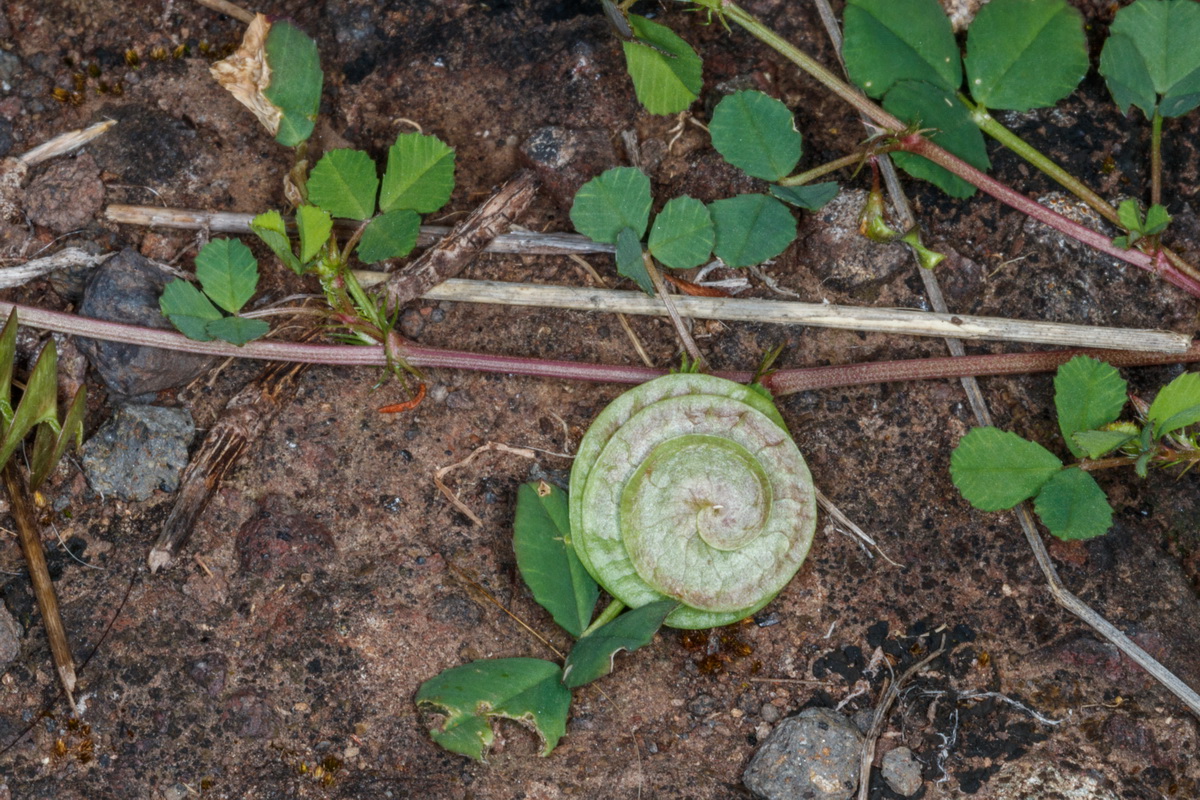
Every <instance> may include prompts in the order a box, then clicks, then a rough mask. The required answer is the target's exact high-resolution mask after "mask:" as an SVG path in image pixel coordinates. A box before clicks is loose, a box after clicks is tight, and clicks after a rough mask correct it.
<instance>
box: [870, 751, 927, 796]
mask: <svg viewBox="0 0 1200 800" xmlns="http://www.w3.org/2000/svg"><path fill="white" fill-rule="evenodd" d="M879 774H880V775H882V776H883V779H884V780H885V781H887V785H888V786H890V787H891V788H892V791H893V792H895V793H896V794H902V795H904V796H905V797H912V796H913V795H914V794H916V793H917V792H918V791H919V790H920V788H921V786H922V784H924V782H925V781H924V780H923V779H922V778H921V762H920V761H917V757H916V756H915V755H913V751H912V750H909V749H908V748H907V747H897V748H896V749H894V750H888V751H887V752H886V753H884V754H883V764H882V765H881V766H880V769H879Z"/></svg>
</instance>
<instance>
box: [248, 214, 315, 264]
mask: <svg viewBox="0 0 1200 800" xmlns="http://www.w3.org/2000/svg"><path fill="white" fill-rule="evenodd" d="M250 230H252V231H254V234H255V235H256V236H258V238H259V239H262V241H263V242H264V243H265V244H266V245H267V247H269V248H271V252H272V253H274V254H275V255H276V256H278V257H279V260H280V261H282V262H283V263H284V265H286V266H287V268H288V269H290V270H291V271H292V272H294V273H296V274H297V275H300V274H301V273H303V272H304V265H303V264H301V263H300V259H298V258H296V256H295V254H294V253H292V242H291V240H290V239H288V235H287V225H286V224H284V221H283V217H282V216H280V214H279V212H278V211H264V212H263V213H261V214H259V215H258V216H257V217H255V218H254V219H252V220H250ZM305 260H307V259H305Z"/></svg>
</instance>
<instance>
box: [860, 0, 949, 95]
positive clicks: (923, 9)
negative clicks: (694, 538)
mask: <svg viewBox="0 0 1200 800" xmlns="http://www.w3.org/2000/svg"><path fill="white" fill-rule="evenodd" d="M844 26H845V42H844V44H843V45H842V55H843V57H844V58H845V60H846V71H847V72H848V73H849V74H850V79H851V80H853V81H854V82H855V83H856V84H858V86H859V88H861V89H862V90H863V91H864V92H866V93H867V94H869V95H870V96H871V97H882V96H883V95H884V94H885V93H887V91H888V90H889V89H891V88H892V86H893V85H894V84H895V83H896V82H897V81H923V82H925V83H928V84H931V85H933V86H937V87H939V88H941V89H943V90H945V91H948V92H951V93H953V92H956V91H958V88H959V86H960V85H961V84H962V58H961V57H960V56H959V53H958V44H957V43H956V42H955V41H954V31H953V30H952V29H951V27H950V20H949V19H947V17H946V12H944V11H943V10H942V7H941V5H940V4H938V2H937V0H850V2H848V3H847V4H846V12H845V15H844Z"/></svg>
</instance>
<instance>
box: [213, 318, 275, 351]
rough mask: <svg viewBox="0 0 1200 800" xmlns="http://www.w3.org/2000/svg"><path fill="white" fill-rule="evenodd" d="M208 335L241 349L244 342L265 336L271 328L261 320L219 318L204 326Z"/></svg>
mask: <svg viewBox="0 0 1200 800" xmlns="http://www.w3.org/2000/svg"><path fill="white" fill-rule="evenodd" d="M205 330H206V331H207V332H208V335H209V336H211V337H212V338H214V339H220V340H221V341H223V342H229V343H230V344H235V345H237V346H238V347H241V346H242V345H244V344H245V343H246V342H252V341H254V340H255V339H260V338H262V337H263V336H266V335H267V332H268V331H270V330H271V326H270V325H268V324H267V323H266V321H265V320H261V319H246V318H245V317H221V318H220V319H214V320H212V321H211V322H209V323H208V325H206V326H205Z"/></svg>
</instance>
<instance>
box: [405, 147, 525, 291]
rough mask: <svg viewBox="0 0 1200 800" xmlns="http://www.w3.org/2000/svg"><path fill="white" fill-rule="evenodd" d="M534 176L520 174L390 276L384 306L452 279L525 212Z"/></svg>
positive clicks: (523, 172)
mask: <svg viewBox="0 0 1200 800" xmlns="http://www.w3.org/2000/svg"><path fill="white" fill-rule="evenodd" d="M537 185H538V180H537V176H536V175H535V174H534V173H533V172H531V171H528V170H526V171H522V172H520V173H518V174H517V175H516V176H515V177H514V178H512V179H511V180H510V181H509V182H508V183H506V184H504V185H503V186H501V187H500V189H499V190H498V191H497V192H496V193H495V194H493V195H492V196H491V197H489V198H488V199H487V200H486V201H485V202H484V203H483V204H482V205H480V206H479V207H478V208H476V209H475V210H474V211H472V212H471V214H470V216H468V217H467V218H466V219H465V220H463V221H462V222H460V223H459V224H458V225H456V226H455V227H454V230H453V231H451V232H450V234H449V235H448V236H446V237H445V239H443V240H442V241H441V242H439V243H438V246H437V247H436V248H432V249H430V250H426V251H425V252H424V253H423V254H422V255H421V256H420V258H418V259H417V260H416V261H413V262H412V263H411V264H408V265H407V266H405V267H404V268H403V269H402V270H400V271H399V272H396V273H393V274H392V275H391V276H390V277H389V278H388V279H387V282H386V283H385V284H384V285H383V295H384V297H385V298H386V299H387V307H388V308H389V309H395V308H397V307H399V306H401V305H403V304H405V303H407V302H409V301H410V300H416V299H417V298H418V297H420V296H421V295H423V294H425V293H426V292H428V291H429V290H430V289H432V288H433V287H435V286H437V285H438V284H440V283H442V282H443V281H445V280H446V279H447V278H453V277H454V276H455V275H457V274H458V273H459V272H461V271H462V270H463V268H464V267H466V265H467V264H469V263H470V262H471V261H472V260H473V259H474V258H475V256H476V255H477V254H478V253H480V252H483V251H484V250H485V249H486V248H487V246H488V245H489V244H490V243H491V242H492V241H494V240H495V239H496V238H497V237H498V236H499V235H500V234H501V233H503V232H504V231H506V230H508V228H509V227H510V226H511V225H512V224H513V222H515V221H516V220H517V219H519V218H520V216H521V215H522V214H524V213H525V209H526V208H528V207H529V204H530V203H531V202H533V198H534V195H535V194H536V193H537Z"/></svg>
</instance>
